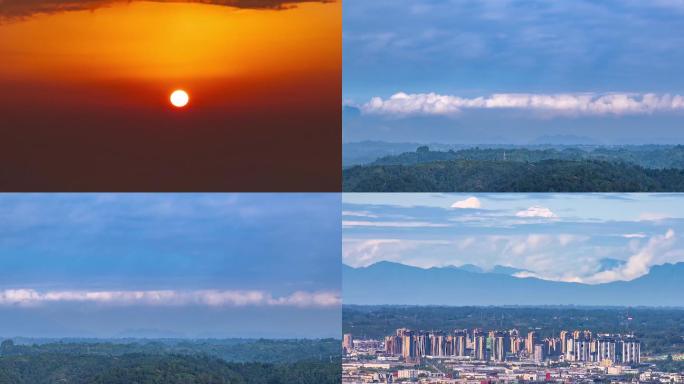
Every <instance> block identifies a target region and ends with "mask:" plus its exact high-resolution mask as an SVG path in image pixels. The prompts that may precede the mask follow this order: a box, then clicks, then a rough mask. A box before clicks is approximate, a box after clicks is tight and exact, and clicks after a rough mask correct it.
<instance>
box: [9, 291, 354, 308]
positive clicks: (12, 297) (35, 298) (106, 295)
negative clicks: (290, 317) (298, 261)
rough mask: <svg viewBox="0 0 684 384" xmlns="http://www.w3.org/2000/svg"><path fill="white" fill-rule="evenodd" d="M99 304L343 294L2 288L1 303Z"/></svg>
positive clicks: (247, 301) (302, 302)
mask: <svg viewBox="0 0 684 384" xmlns="http://www.w3.org/2000/svg"><path fill="white" fill-rule="evenodd" d="M69 302H71V303H96V304H111V305H152V306H180V305H202V306H210V307H245V306H290V307H330V306H337V305H340V303H341V299H340V295H339V293H335V292H304V291H298V292H294V293H292V294H290V295H288V296H280V297H274V296H272V295H271V294H270V293H267V292H264V291H256V290H254V291H236V290H196V291H174V290H156V291H155V290H150V291H78V290H73V291H46V292H39V291H37V290H35V289H30V288H24V289H6V290H2V291H0V305H19V306H35V305H41V304H47V303H69Z"/></svg>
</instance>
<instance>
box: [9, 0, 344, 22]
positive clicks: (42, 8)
mask: <svg viewBox="0 0 684 384" xmlns="http://www.w3.org/2000/svg"><path fill="white" fill-rule="evenodd" d="M133 1H142V0H0V18H5V19H7V18H22V17H27V16H31V15H34V14H39V13H57V12H66V11H83V10H92V9H96V8H100V7H104V6H107V5H111V4H114V3H123V2H126V3H130V2H133ZM145 1H154V2H158V3H199V4H209V5H219V6H226V7H233V8H246V9H276V10H282V9H288V8H292V7H294V6H296V5H297V4H300V3H331V2H334V1H335V0H145Z"/></svg>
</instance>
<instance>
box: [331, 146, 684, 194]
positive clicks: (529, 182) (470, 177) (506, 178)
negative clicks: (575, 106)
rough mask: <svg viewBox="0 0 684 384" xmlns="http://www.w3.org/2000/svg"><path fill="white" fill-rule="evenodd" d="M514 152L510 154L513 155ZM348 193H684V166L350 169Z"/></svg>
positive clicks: (447, 164)
mask: <svg viewBox="0 0 684 384" xmlns="http://www.w3.org/2000/svg"><path fill="white" fill-rule="evenodd" d="M507 156H508V154H507ZM343 190H344V191H345V192H681V191H684V170H683V169H650V168H644V167H641V166H638V165H633V164H627V163H620V162H612V161H596V160H580V161H574V160H541V161H537V162H522V161H508V160H506V161H503V160H499V161H492V160H448V161H435V162H430V163H422V164H416V165H370V166H356V167H352V168H349V169H346V170H344V172H343Z"/></svg>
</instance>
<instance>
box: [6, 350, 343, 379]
mask: <svg viewBox="0 0 684 384" xmlns="http://www.w3.org/2000/svg"><path fill="white" fill-rule="evenodd" d="M333 342H334V346H335V349H334V351H333V350H332V349H331V347H332V345H333ZM319 343H320V341H313V340H297V341H296V340H287V341H284V342H281V341H280V340H251V341H250V340H228V341H221V340H207V341H197V342H196V341H179V340H175V341H169V340H158V341H148V342H132V343H116V342H111V341H109V342H97V341H90V342H73V341H70V342H67V341H60V342H50V343H37V344H32V345H26V344H15V343H14V341H13V340H5V341H3V342H2V344H1V345H0V384H5V383H12V384H24V383H26V384H43V383H45V384H48V383H50V384H52V383H74V384H80V383H83V384H85V383H88V384H91V383H92V384H99V383H100V384H118V383H126V384H131V383H136V384H162V383H163V384H181V383H182V384H209V383H211V384H242V383H245V384H289V383H303V384H328V383H330V384H332V383H335V384H337V383H339V382H340V375H341V368H340V353H341V352H340V341H339V340H333V339H330V340H325V341H323V342H322V344H323V345H322V346H320V345H318V346H317V345H316V344H319ZM226 348H227V349H226ZM307 348H311V349H313V350H310V351H307ZM329 349H330V350H329ZM227 350H231V351H232V352H230V353H227ZM255 350H258V351H259V352H258V353H255V352H254V351H255ZM323 351H328V352H330V353H329V354H325V355H324V354H323ZM316 352H319V353H318V354H317V353H316ZM279 354H286V355H287V354H290V355H292V354H294V355H295V356H301V357H302V359H301V360H299V361H294V360H296V359H295V358H294V357H293V356H276V355H279ZM221 355H226V356H231V357H232V359H233V361H230V362H229V361H226V360H225V359H223V358H220V357H218V356H221ZM314 355H315V356H316V357H315V358H314V357H313V356H314ZM249 356H252V357H249ZM248 357H249V358H252V359H254V360H252V361H249V362H245V361H247V360H248ZM236 361H241V362H236ZM263 361H279V362H276V363H273V362H263Z"/></svg>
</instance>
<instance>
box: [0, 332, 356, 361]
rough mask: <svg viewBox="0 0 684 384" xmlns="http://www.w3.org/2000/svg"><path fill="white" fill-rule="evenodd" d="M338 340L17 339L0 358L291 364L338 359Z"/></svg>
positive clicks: (0, 350)
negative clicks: (199, 357) (166, 357)
mask: <svg viewBox="0 0 684 384" xmlns="http://www.w3.org/2000/svg"><path fill="white" fill-rule="evenodd" d="M340 343H341V341H340V340H336V339H320V340H306V339H302V340H298V339H292V340H269V339H201V340H185V339H140V340H137V339H134V340H116V339H113V340H101V339H90V340H89V339H84V340H70V339H52V340H32V339H22V338H17V339H16V340H12V342H11V344H8V343H3V344H2V347H0V355H3V356H8V355H24V356H26V355H33V354H44V353H58V354H71V355H102V356H120V355H124V354H136V353H138V354H179V355H196V354H204V355H208V356H211V357H216V358H219V359H222V360H225V361H229V362H260V363H294V362H299V361H314V360H319V361H328V360H330V359H331V358H339V357H341V354H342V351H341V347H340V345H341V344H340Z"/></svg>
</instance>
